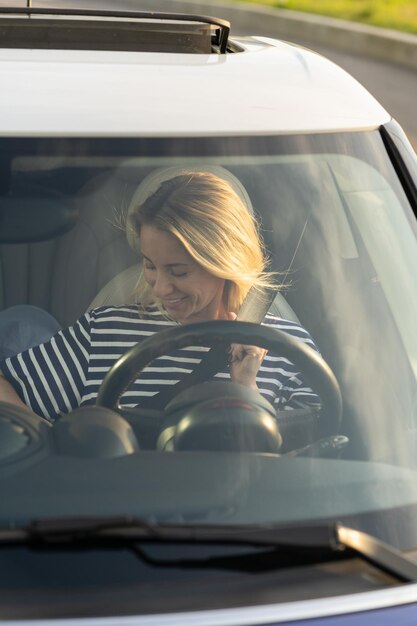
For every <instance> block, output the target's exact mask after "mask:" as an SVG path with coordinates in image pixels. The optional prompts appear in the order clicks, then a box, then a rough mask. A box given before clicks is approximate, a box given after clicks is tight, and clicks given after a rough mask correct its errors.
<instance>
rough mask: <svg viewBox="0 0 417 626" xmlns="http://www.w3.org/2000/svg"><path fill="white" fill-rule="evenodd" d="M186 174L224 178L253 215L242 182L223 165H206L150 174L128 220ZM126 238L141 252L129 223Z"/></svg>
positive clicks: (142, 186) (172, 168) (134, 196)
mask: <svg viewBox="0 0 417 626" xmlns="http://www.w3.org/2000/svg"><path fill="white" fill-rule="evenodd" d="M185 172H187V173H188V172H210V173H211V174H214V175H215V176H218V177H219V178H222V179H223V180H225V181H226V182H227V183H229V185H230V186H231V187H232V189H233V190H234V191H235V193H236V194H237V195H238V196H239V198H240V199H241V200H242V202H243V204H244V205H245V206H246V207H247V209H248V211H249V212H250V213H252V214H253V207H252V202H251V201H250V198H249V196H248V193H247V191H246V189H245V188H244V186H243V185H242V183H241V182H240V180H239V179H238V178H236V176H235V175H234V174H232V173H231V172H229V170H227V169H225V168H224V167H222V166H221V165H209V164H204V165H199V166H197V165H192V166H186V167H184V166H181V167H179V166H174V167H161V168H158V169H156V170H153V171H152V172H151V173H150V174H148V175H147V176H145V178H144V179H143V180H142V182H141V183H140V184H139V185H138V187H137V189H136V191H135V193H134V194H133V196H132V199H131V201H130V204H129V208H128V211H127V218H129V216H130V215H131V214H132V213H133V211H134V210H135V209H136V208H137V207H138V206H140V205H141V204H143V203H144V202H145V200H147V199H148V198H149V197H150V196H151V195H152V194H154V193H155V192H156V191H157V189H158V188H159V186H160V185H161V184H162V183H164V182H165V181H167V180H171V178H175V177H176V176H181V175H182V174H184V173H185ZM126 237H127V240H128V242H129V245H130V247H131V248H132V249H133V250H136V251H138V252H140V248H139V240H138V237H137V235H136V233H134V232H133V230H132V229H131V228H129V221H128V227H127V232H126Z"/></svg>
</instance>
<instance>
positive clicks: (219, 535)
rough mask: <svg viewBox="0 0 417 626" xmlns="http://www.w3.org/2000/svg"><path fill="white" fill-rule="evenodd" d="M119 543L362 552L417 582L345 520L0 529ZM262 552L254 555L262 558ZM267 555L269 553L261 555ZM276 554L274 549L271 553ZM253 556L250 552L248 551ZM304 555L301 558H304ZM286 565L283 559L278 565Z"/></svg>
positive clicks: (32, 537) (398, 559) (392, 554)
mask: <svg viewBox="0 0 417 626" xmlns="http://www.w3.org/2000/svg"><path fill="white" fill-rule="evenodd" d="M89 541H91V542H94V543H97V542H99V543H100V544H104V545H106V544H109V545H114V544H115V542H116V543H118V544H120V543H122V544H123V545H128V546H130V547H132V548H134V545H135V544H137V543H158V544H161V543H170V544H173V543H175V544H183V543H184V544H187V543H192V544H216V545H228V546H230V545H241V546H244V545H245V546H252V547H258V548H270V549H272V551H273V553H274V554H275V556H276V554H277V552H278V553H279V554H280V556H281V555H282V554H284V555H287V556H288V557H290V558H291V557H294V556H297V557H298V558H297V559H296V560H297V562H305V561H307V562H311V561H313V562H316V563H317V562H320V561H323V560H329V559H331V558H334V557H335V556H340V555H341V554H343V555H344V556H346V557H347V556H355V555H356V556H359V557H360V558H362V559H364V560H365V561H368V562H369V563H371V564H372V565H374V566H376V567H377V568H378V569H380V570H381V571H384V572H385V573H387V574H389V575H390V576H392V577H394V578H396V579H398V580H399V581H402V582H417V563H415V562H414V561H412V560H411V559H409V558H408V557H406V556H404V554H402V553H401V551H399V550H397V549H395V548H393V547H392V546H390V545H388V544H386V543H384V542H382V541H381V540H379V539H377V538H376V537H372V536H371V535H369V534H366V533H364V532H362V531H360V530H356V529H353V528H349V527H347V526H344V525H343V524H341V523H330V524H321V525H319V524H317V525H315V524H308V525H301V524H300V525H293V526H288V527H285V526H280V525H274V524H257V525H229V524H224V525H199V524H195V525H189V524H172V523H156V522H152V521H147V520H145V519H141V518H136V517H129V516H115V517H74V518H71V517H69V518H58V519H40V520H36V521H34V522H32V523H31V524H29V525H27V526H22V527H8V528H4V527H3V528H0V543H8V544H10V543H28V544H30V545H34V546H36V547H40V546H48V547H52V546H53V545H57V544H58V545H63V544H64V545H65V544H70V545H75V544H78V543H82V544H85V543H86V542H89ZM135 552H137V553H138V554H139V556H140V557H141V558H143V559H144V560H146V561H148V562H150V563H152V564H154V565H161V566H164V567H166V566H169V565H171V566H172V565H174V566H175V567H178V566H181V567H187V566H188V567H201V566H202V565H203V566H204V565H205V566H209V567H222V566H225V567H228V566H231V567H234V568H235V567H239V568H240V566H238V563H241V564H242V563H243V558H242V557H234V558H233V557H226V558H225V557H222V556H220V557H211V558H207V559H204V562H203V561H201V560H198V559H196V560H185V559H181V560H175V561H171V562H167V561H160V560H155V559H152V558H151V557H149V556H148V555H146V553H144V552H143V551H142V550H140V549H137V550H135ZM256 554H257V553H254V556H256ZM261 554H265V553H261ZM268 554H272V553H268ZM245 558H246V559H247V558H248V557H247V555H245ZM300 559H301V561H300ZM284 561H285V566H286V565H288V559H284ZM281 565H283V566H284V562H282V561H280V562H279V563H278V564H277V563H275V567H277V566H278V567H279V566H281Z"/></svg>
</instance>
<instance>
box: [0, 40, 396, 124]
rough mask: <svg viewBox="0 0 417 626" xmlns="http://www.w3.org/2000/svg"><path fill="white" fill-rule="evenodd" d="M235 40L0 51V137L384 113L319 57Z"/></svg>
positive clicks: (358, 118)
mask: <svg viewBox="0 0 417 626" xmlns="http://www.w3.org/2000/svg"><path fill="white" fill-rule="evenodd" d="M235 41H236V39H235ZM239 43H240V45H241V46H242V47H244V51H243V52H237V53H230V54H226V55H218V54H210V55H205V54H177V53H175V54H173V53H170V54H167V53H154V52H152V53H148V52H119V51H116V52H115V51H84V50H81V51H80V50H76V51H74V50H23V49H2V50H0V81H1V86H2V87H1V92H2V95H1V99H0V135H2V136H56V135H59V136H67V135H72V136H74V135H77V136H188V135H203V136H204V135H236V134H239V135H240V134H243V135H246V134H279V133H289V132H291V133H294V132H296V133H298V132H323V131H324V132H327V131H343V130H347V131H351V130H357V129H367V128H376V127H378V126H380V125H381V124H383V123H386V122H387V121H388V120H389V119H390V116H389V114H388V113H387V112H386V111H385V110H384V109H383V108H382V106H381V105H380V104H379V103H378V102H377V101H376V100H375V99H374V98H373V97H372V96H371V95H370V94H369V93H368V92H367V91H366V90H365V88H364V87H362V86H361V85H360V84H359V83H358V82H357V81H356V80H354V79H353V78H352V77H351V76H350V75H349V74H347V73H346V72H344V71H343V70H342V69H341V68H339V67H338V66H336V65H335V64H333V63H332V62H330V61H329V60H327V59H325V58H323V57H322V56H320V55H318V54H316V53H314V52H312V51H309V50H306V49H304V48H301V47H298V46H295V45H291V44H288V43H285V42H280V41H275V40H271V39H267V38H257V39H255V38H244V39H240V40H239Z"/></svg>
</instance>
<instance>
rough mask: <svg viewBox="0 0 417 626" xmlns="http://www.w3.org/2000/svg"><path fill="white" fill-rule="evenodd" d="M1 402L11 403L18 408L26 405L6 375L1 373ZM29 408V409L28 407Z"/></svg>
mask: <svg viewBox="0 0 417 626" xmlns="http://www.w3.org/2000/svg"><path fill="white" fill-rule="evenodd" d="M0 401H1V402H10V404H16V406H24V407H26V404H25V403H24V402H22V400H21V399H20V398H19V396H18V395H17V393H16V391H15V390H14V389H13V387H12V385H11V384H10V383H9V382H8V381H7V380H6V379H5V377H4V375H3V374H2V373H1V372H0ZM26 408H27V407H26Z"/></svg>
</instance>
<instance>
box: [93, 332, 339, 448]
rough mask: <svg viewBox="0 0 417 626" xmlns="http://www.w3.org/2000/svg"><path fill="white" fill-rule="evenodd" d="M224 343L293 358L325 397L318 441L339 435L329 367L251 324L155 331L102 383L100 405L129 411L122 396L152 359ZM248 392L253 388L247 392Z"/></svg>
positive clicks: (296, 343)
mask: <svg viewBox="0 0 417 626" xmlns="http://www.w3.org/2000/svg"><path fill="white" fill-rule="evenodd" d="M219 342H221V343H223V344H230V343H240V344H245V345H256V346H259V347H261V348H265V349H267V350H269V351H271V352H274V353H277V354H280V355H281V356H283V357H285V358H287V359H288V360H289V361H291V362H292V363H293V364H294V365H295V366H296V367H297V368H298V369H299V370H300V371H301V372H302V373H303V375H304V377H305V379H306V381H307V383H308V384H309V385H310V386H311V388H312V389H314V391H315V392H316V393H317V394H318V395H319V396H320V399H321V402H322V407H321V413H320V419H319V420H318V437H319V438H324V437H328V436H330V435H334V434H337V433H338V432H339V427H340V422H341V416H342V397H341V392H340V388H339V384H338V382H337V379H336V377H335V375H334V374H333V372H332V370H331V369H330V367H329V366H328V364H327V363H326V362H325V361H324V360H323V358H322V357H321V356H320V355H319V354H318V353H317V352H316V351H315V350H313V349H312V348H310V347H309V346H307V345H306V344H305V343H304V342H302V341H301V340H299V339H296V338H294V337H293V336H291V335H289V334H288V333H285V332H284V331H280V330H276V329H274V328H269V327H268V326H262V325H259V324H254V323H251V322H236V321H221V320H216V321H210V322H201V323H195V324H189V325H186V326H175V327H174V328H169V329H167V330H164V331H160V332H158V333H155V334H154V335H152V336H151V337H149V338H147V339H145V340H144V341H142V342H141V343H138V344H136V345H135V346H133V347H132V348H131V349H130V350H129V351H128V352H126V354H124V355H123V356H122V357H121V358H120V359H119V360H118V361H117V362H116V363H115V364H114V365H113V367H112V368H111V369H110V370H109V372H108V373H107V375H106V376H105V378H104V380H103V382H102V384H101V387H100V389H99V393H98V396H97V400H96V405H97V406H102V407H106V408H109V409H112V410H115V411H118V412H122V411H123V409H122V408H121V406H120V405H119V399H120V397H121V395H122V394H123V393H124V391H125V390H126V389H127V388H128V387H129V385H130V384H131V383H132V382H133V381H134V380H135V379H136V377H137V375H138V373H139V372H140V371H141V370H142V369H143V368H144V367H145V366H146V365H147V364H148V363H149V362H150V361H153V360H154V359H156V358H157V357H159V356H163V355H164V354H167V353H169V352H172V351H174V350H177V349H179V348H185V347H187V346H190V345H193V346H207V345H211V344H216V343H219ZM207 384H209V383H204V384H203V385H196V387H195V388H197V387H199V388H201V387H202V386H204V385H207ZM210 384H221V385H222V388H224V389H225V388H226V387H227V386H228V385H230V386H231V387H232V386H233V387H235V388H236V386H238V387H241V386H239V385H236V384H234V385H233V384H231V383H224V382H222V383H210ZM187 391H190V390H187ZM244 391H245V392H247V391H249V390H247V389H246V388H244ZM257 395H259V394H257ZM188 397H189V394H188ZM246 399H247V398H246ZM176 400H177V398H174V400H173V401H172V402H171V403H170V404H172V403H174V404H175V401H176ZM195 402H196V404H198V402H201V400H200V398H199V397H198V394H197V397H196V398H195ZM267 404H268V405H269V403H267ZM139 411H140V408H139ZM285 413H286V414H287V415H290V414H291V413H295V412H294V411H291V412H290V411H285ZM257 421H258V423H259V424H262V422H265V419H264V418H262V417H260V418H259V416H258V418H257ZM289 421H290V420H289ZM183 430H184V429H183Z"/></svg>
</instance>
